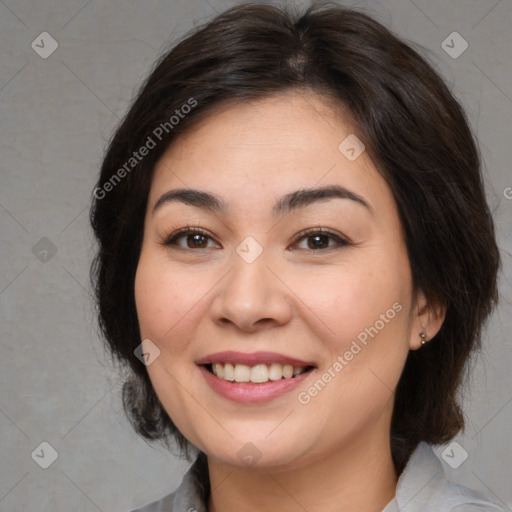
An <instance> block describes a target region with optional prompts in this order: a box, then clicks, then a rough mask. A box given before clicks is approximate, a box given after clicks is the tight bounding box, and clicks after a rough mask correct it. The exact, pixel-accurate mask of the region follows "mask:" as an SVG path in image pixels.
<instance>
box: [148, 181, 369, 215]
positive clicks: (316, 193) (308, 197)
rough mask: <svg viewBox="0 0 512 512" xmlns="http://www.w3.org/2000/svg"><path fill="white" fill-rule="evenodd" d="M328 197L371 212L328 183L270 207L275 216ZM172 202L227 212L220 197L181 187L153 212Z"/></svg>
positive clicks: (362, 202) (351, 195)
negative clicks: (359, 206) (348, 202)
mask: <svg viewBox="0 0 512 512" xmlns="http://www.w3.org/2000/svg"><path fill="white" fill-rule="evenodd" d="M329 199H349V200H351V201H354V202H355V203H357V204H360V205H362V206H364V207H365V208H367V209H368V210H370V211H371V212H372V211H373V209H372V208H371V206H370V205H369V204H368V203H367V202H366V201H365V200H364V199H363V198H362V197H361V196H359V195H358V194H356V193H354V192H352V191H350V190H348V189H346V188H344V187H341V186H339V185H330V186H326V187H321V188H306V189H299V190H296V191H294V192H290V193H289V194H286V195H284V196H283V197H281V198H280V199H279V200H278V201H277V202H276V203H275V204H274V206H273V207H272V215H273V216H274V217H277V216H278V215H282V214H284V213H289V212H290V211H292V210H296V209H298V208H303V207H305V206H308V205H310V204H312V203H315V202H318V201H326V200H329ZM172 202H181V203H185V204H188V205H191V206H196V207H197V208H202V209H205V210H210V211H212V212H216V213H219V214H223V215H226V214H227V213H228V206H227V204H226V203H225V201H224V200H223V199H222V198H221V197H219V196H217V195H215V194H212V193H210V192H204V191H202V190H195V189H190V188H181V189H175V190H169V191H168V192H166V193H165V194H163V195H162V196H161V197H160V198H159V199H158V201H157V202H156V204H155V206H154V207H153V214H154V213H155V212H156V210H158V209H159V208H161V207H162V206H163V205H165V204H169V203H172Z"/></svg>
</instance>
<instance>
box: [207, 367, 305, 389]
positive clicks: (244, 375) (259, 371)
mask: <svg viewBox="0 0 512 512" xmlns="http://www.w3.org/2000/svg"><path fill="white" fill-rule="evenodd" d="M212 371H213V374H214V375H216V376H217V377H219V378H220V379H224V380H227V381H230V382H233V381H234V382H253V383H255V384H261V383H264V382H268V381H269V380H281V379H283V378H284V379H291V378H292V377H296V376H297V375H300V374H302V373H304V372H305V371H306V369H305V368H303V367H301V366H295V367H294V366H292V365H291V364H285V365H282V364H279V363H272V364H270V365H267V364H257V365H255V366H248V365H246V364H234V365H233V364H231V363H225V364H223V363H214V364H213V365H212Z"/></svg>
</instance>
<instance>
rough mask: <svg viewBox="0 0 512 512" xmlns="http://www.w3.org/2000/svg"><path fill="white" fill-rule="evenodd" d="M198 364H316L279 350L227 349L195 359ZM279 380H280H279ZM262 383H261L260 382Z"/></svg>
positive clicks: (304, 365) (303, 365) (302, 365)
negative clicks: (242, 350) (284, 353)
mask: <svg viewBox="0 0 512 512" xmlns="http://www.w3.org/2000/svg"><path fill="white" fill-rule="evenodd" d="M195 363H196V364H198V365H205V364H214V363H231V364H245V365H247V366H254V365H257V364H271V363H280V364H291V365H292V366H301V367H306V366H316V365H315V363H314V362H312V361H309V362H308V361H303V360H301V359H296V358H294V357H289V356H285V355H283V354H278V353H277V352H253V353H251V354H248V353H245V352H236V351H233V350H226V351H224V352H216V353H215V354H210V355H207V356H205V357H202V358H200V359H198V360H197V361H195ZM277 382H278V381H277ZM260 385H261V384H260Z"/></svg>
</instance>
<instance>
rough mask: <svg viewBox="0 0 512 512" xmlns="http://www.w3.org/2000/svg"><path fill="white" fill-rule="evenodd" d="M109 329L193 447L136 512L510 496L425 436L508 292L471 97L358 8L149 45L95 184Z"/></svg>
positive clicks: (172, 425)
mask: <svg viewBox="0 0 512 512" xmlns="http://www.w3.org/2000/svg"><path fill="white" fill-rule="evenodd" d="M94 198H95V199H94V204H93V208H92V211H91V221H92V225H93V228H94V231H95V234H96V236H97V239H98V241H99V252H98V256H97V258H96V261H95V265H94V266H93V271H92V276H93V279H94V282H95V284H96V290H97V297H98V304H99V315H100V323H101V326H102V329H103V332H104V334H105V337H106V340H107V342H108V346H109V348H110V349H111V351H112V353H113V354H114V355H115V356H116V357H117V358H119V360H120V361H122V362H123V363H125V364H126V365H127V366H128V367H129V370H130V375H129V378H128V380H127V381H126V383H125V387H124V394H123V398H124V404H125V409H126V411H127V413H128V415H129V417H130V419H131V421H132V423H133V425H134V427H135V429H136V430H137V432H138V433H139V434H141V435H142V436H144V437H145V438H148V439H159V440H162V441H164V442H165V443H167V444H168V445H169V446H170V443H171V439H174V440H175V441H176V442H177V444H178V446H179V447H180V448H181V449H182V450H183V452H184V454H188V449H189V448H193V449H194V450H197V452H198V455H197V458H196V461H195V463H194V464H193V466H192V467H191V469H190V470H189V472H188V473H187V475H186V476H185V478H184V480H183V482H182V484H181V485H180V487H179V489H178V490H177V491H176V492H175V493H172V494H170V495H168V496H166V497H165V498H162V499H161V500H159V501H157V502H154V503H152V504H149V505H147V506H146V507H143V508H141V509H139V510H140V511H145V512H149V511H164V510H165V511H173V512H177V511H182V510H183V511H189V512H190V511H192V510H197V511H206V510H208V511H210V512H218V511H221V510H222V511H227V512H229V511H232V510H245V511H253V510H271V509H277V510H281V511H283V510H284V511H288V510H290V511H292V510H293V511H295V510H307V511H308V512H314V511H317V510H322V511H330V510H333V511H334V510H340V509H342V510H344V511H356V510H357V511H382V510H385V512H390V511H396V510H402V509H405V508H406V507H407V510H409V511H420V510H421V511H424V510H426V511H434V510H435V511H440V510H457V511H462V510H468V511H469V510H504V508H500V507H501V505H500V504H499V503H498V502H496V501H493V500H491V498H490V497H486V496H484V495H482V494H480V493H478V492H476V491H472V490H469V489H466V488H463V487H461V486H456V485H455V484H452V483H449V482H448V481H447V480H446V479H445V478H444V475H443V470H442V466H441V463H440V462H439V460H438V459H437V457H436V456H435V454H434V453H433V452H432V448H431V447H430V446H429V445H430V444H436V443H444V442H447V441H448V440H450V439H452V438H453V437H454V436H455V435H456V434H457V433H458V432H459V431H461V429H462V428H463V426H464V421H463V415H462V412H461V410H460V408H459V405H458V404H457V401H456V392H457V390H458V388H459V384H460V382H461V378H462V376H463V371H464V368H465V365H466V362H467V361H468V358H469V357H470V355H471V354H472V353H473V351H474V350H475V349H477V348H478V347H479V343H480V338H481V332H482V328H483V325H484V322H485V320H486V318H487V317H488V315H489V313H490V312H491V310H492V308H493V305H494V303H495V300H496V297H497V291H496V275H497V271H498V268H499V263H500V261H499V252H498V249H497V246H496V242H495V237H494V229H493V223H492V219H491V215H490V213H489V210H488V207H487V204H486V200H485V195H484V191H483V184H482V178H481V175H480V163H479V157H478V152H477V148H476V145H475V142H474V140H473V137H472V134H471V132H470V129H469V128H468V123H467V121H466V118H465V115H464V113H463V111H462V109H461V107H460V105H459V104H458V102H457V101H456V100H455V98H454V97H453V95H452V94H451V93H450V91H449V90H448V88H447V87H446V85H445V84H444V83H443V81H442V80H441V79H440V77H439V76H438V75H437V74H436V73H435V72H434V71H433V70H432V68H431V67H430V66H429V64H427V63H426V62H425V60H423V59H422V58H421V57H420V56H419V55H418V53H416V52H415V51H414V50H412V49H411V48H410V47H409V46H407V45H406V44H404V43H403V42H401V41H400V40H399V39H397V38H396V37H395V36H394V35H392V34H391V33H390V32H389V31H388V30H387V29H386V28H384V27H383V26H382V25H380V24H379V23H377V22H376V21H374V20H373V19H371V18H370V17H368V16H367V15H364V14H362V13H359V12H356V11H353V10H350V9H346V8H341V7H337V6H333V7H329V6H324V7H314V8H310V9H308V10H307V11H306V12H304V13H299V14H297V13H293V12H291V11H289V10H285V9H281V8H277V7H272V6H269V5H255V4H252V5H245V6H239V7H236V8H233V9H231V10H229V11H227V12H226V13H224V14H222V15H219V16H218V17H216V18H215V19H214V20H213V21H211V22H210V23H208V24H207V25H205V26H203V27H201V28H200V29H198V30H196V31H195V32H194V33H193V34H191V35H189V36H188V37H186V38H185V39H183V40H182V41H181V42H180V43H179V44H178V45H177V46H176V47H175V48H173V49H172V50H171V51H170V52H169V53H167V54H166V55H164V56H163V58H162V59H161V60H160V61H159V62H158V63H157V65H156V67H155V69H154V71H153V72H152V73H151V75H150V76H149V78H148V79H147V81H146V83H145V84H144V86H143V87H142V90H141V92H140V93H139V95H138V97H137V99H136V101H135V102H134V104H133V106H132V107H131V109H130V111H129V112H128V114H127V116H126V118H125V119H124V121H123V122H122V124H121V126H120V127H119V128H118V130H117V132H116V133H115V136H114V137H113V139H112V141H111V143H110V147H109V149H108V152H107V154H106V157H105V159H104V163H103V166H102V170H101V176H100V179H99V182H98V185H97V187H96V189H95V191H94Z"/></svg>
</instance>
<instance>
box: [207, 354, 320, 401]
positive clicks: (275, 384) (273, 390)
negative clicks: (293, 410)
mask: <svg viewBox="0 0 512 512" xmlns="http://www.w3.org/2000/svg"><path fill="white" fill-rule="evenodd" d="M223 361H225V362H230V361H226V360H223ZM273 361H274V362H277V361H275V359H274V360H273ZM216 362H220V361H216ZM260 362H261V360H260ZM205 364H208V363H205ZM289 364H291V363H289ZM297 366H301V365H297ZM199 370H200V371H201V373H202V374H203V377H204V378H205V380H206V382H207V383H208V384H209V386H210V387H211V388H212V389H213V391H215V392H216V393H218V394H219V395H221V396H223V397H224V398H227V399H229V400H232V401H233V402H238V403H242V404H257V403H263V402H269V401H271V400H274V399H275V398H277V397H279V396H282V395H284V394H285V393H289V392H290V391H292V390H294V389H295V388H296V387H297V386H299V385H300V384H301V383H302V382H304V380H306V379H307V378H308V377H310V376H311V375H312V374H313V373H315V370H316V368H313V369H312V370H310V371H308V372H306V373H302V374H301V375H298V376H297V377H293V378H291V379H281V380H276V381H269V382H265V383H263V384H254V383H246V382H229V381H227V380H224V379H221V378H219V377H217V376H216V375H214V374H213V373H210V371H209V370H208V369H207V368H206V367H205V366H203V365H201V366H199Z"/></svg>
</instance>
